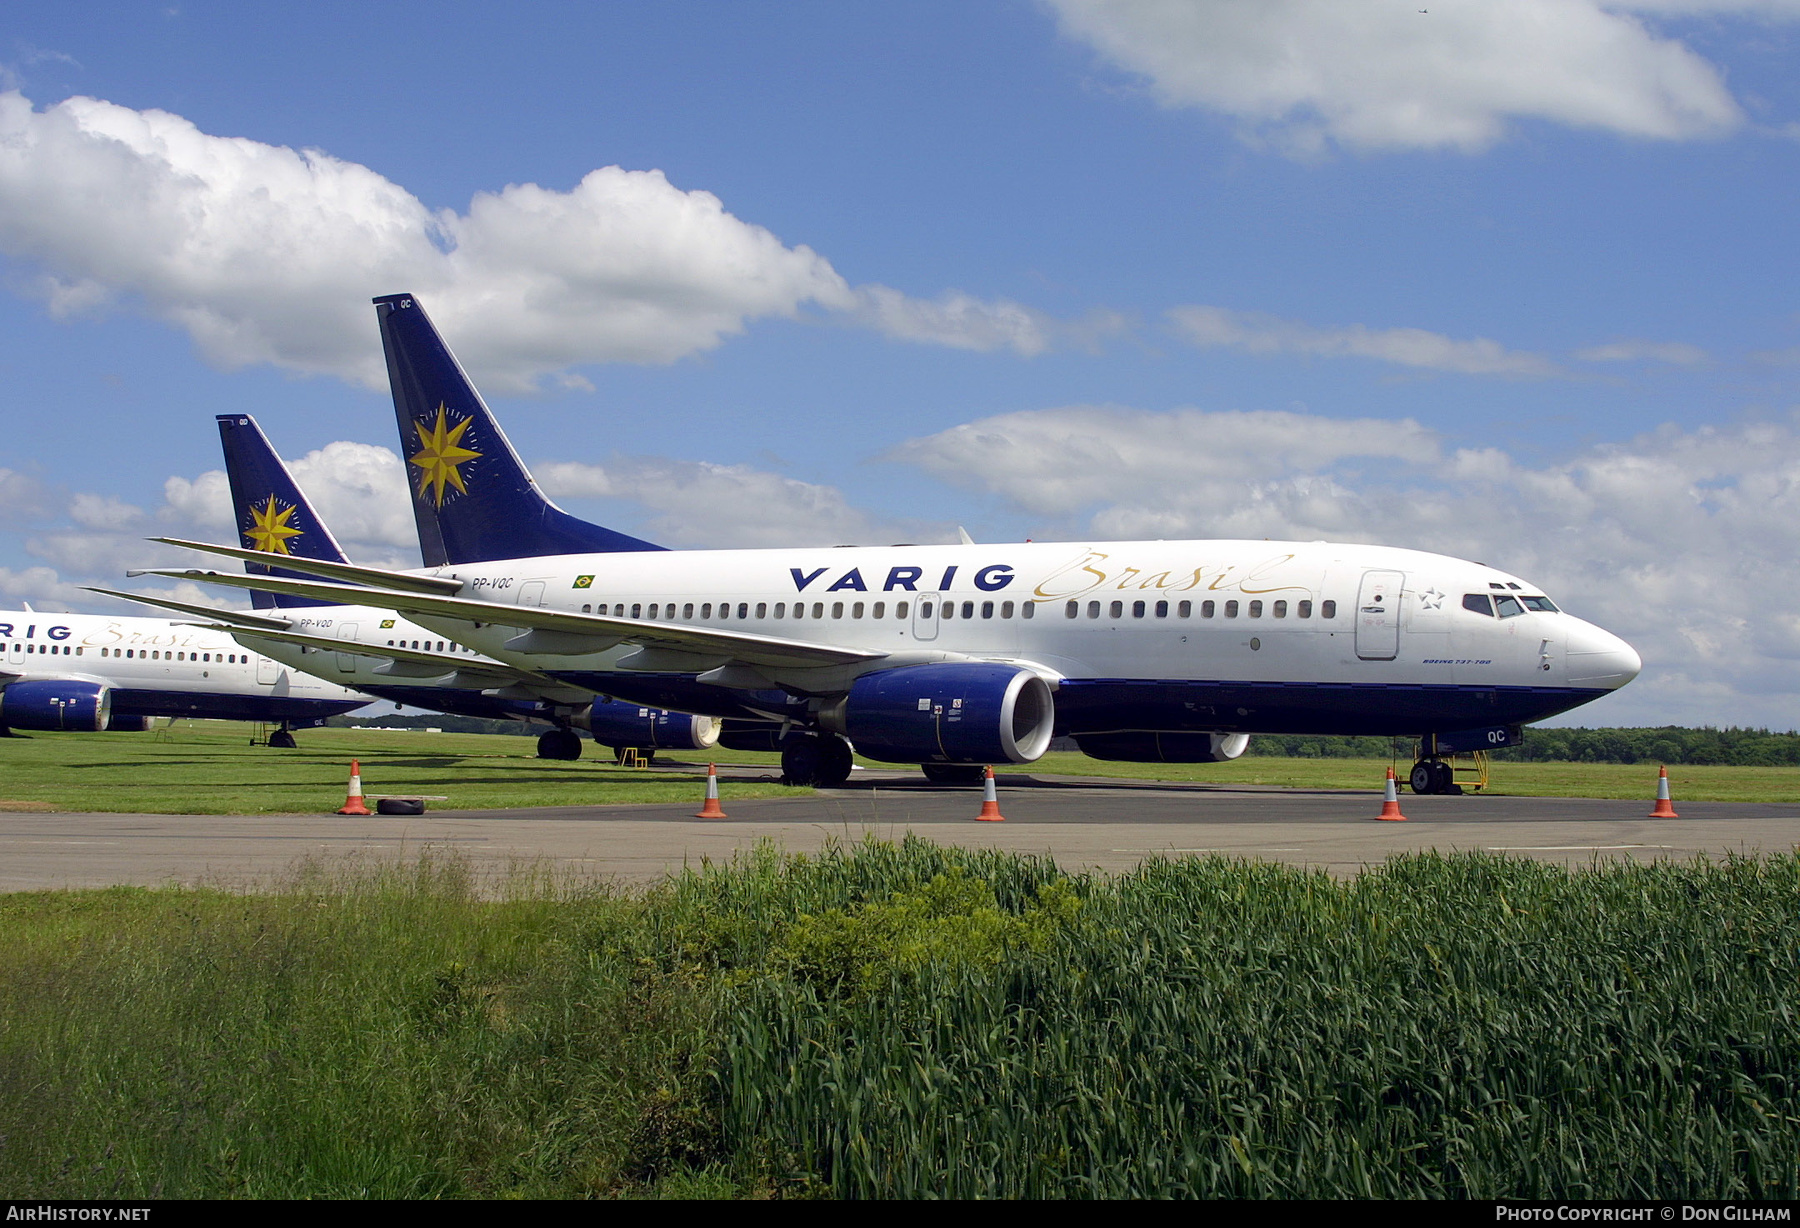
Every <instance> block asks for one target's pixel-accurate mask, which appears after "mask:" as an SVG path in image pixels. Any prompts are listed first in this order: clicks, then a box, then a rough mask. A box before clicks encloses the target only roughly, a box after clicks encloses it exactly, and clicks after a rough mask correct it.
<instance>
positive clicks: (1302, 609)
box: [1294, 601, 1312, 618]
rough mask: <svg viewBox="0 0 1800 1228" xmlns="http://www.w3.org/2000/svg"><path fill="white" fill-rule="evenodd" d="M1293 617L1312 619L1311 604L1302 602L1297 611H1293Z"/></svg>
mask: <svg viewBox="0 0 1800 1228" xmlns="http://www.w3.org/2000/svg"><path fill="white" fill-rule="evenodd" d="M1294 617H1296V618H1311V617H1312V602H1310V601H1302V602H1301V603H1300V605H1299V607H1298V608H1297V609H1295V611H1294Z"/></svg>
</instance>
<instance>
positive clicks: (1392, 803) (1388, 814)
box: [1375, 768, 1406, 823]
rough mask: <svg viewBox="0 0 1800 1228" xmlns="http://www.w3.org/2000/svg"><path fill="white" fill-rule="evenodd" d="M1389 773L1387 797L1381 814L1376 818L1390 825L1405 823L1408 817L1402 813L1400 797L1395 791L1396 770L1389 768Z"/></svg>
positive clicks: (1382, 804)
mask: <svg viewBox="0 0 1800 1228" xmlns="http://www.w3.org/2000/svg"><path fill="white" fill-rule="evenodd" d="M1387 772H1388V774H1387V796H1386V797H1384V798H1383V799H1382V802H1381V813H1380V814H1378V815H1376V816H1375V817H1376V818H1377V819H1385V820H1386V821H1387V822H1389V823H1404V822H1406V816H1405V815H1403V814H1401V813H1400V795H1399V794H1398V793H1396V792H1395V791H1394V769H1393V768H1389V769H1388V770H1387Z"/></svg>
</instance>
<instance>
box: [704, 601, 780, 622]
mask: <svg viewBox="0 0 1800 1228" xmlns="http://www.w3.org/2000/svg"><path fill="white" fill-rule="evenodd" d="M777 608H779V607H777ZM700 617H701V618H711V617H712V602H710V601H708V602H707V603H706V604H704V605H702V606H701V607H700ZM776 617H777V618H779V617H780V615H776Z"/></svg>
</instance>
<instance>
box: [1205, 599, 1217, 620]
mask: <svg viewBox="0 0 1800 1228" xmlns="http://www.w3.org/2000/svg"><path fill="white" fill-rule="evenodd" d="M1218 610H1219V607H1218V605H1217V604H1216V603H1214V602H1211V601H1202V602H1201V603H1200V617H1201V618H1211V617H1212V616H1213V615H1214V614H1216V613H1218Z"/></svg>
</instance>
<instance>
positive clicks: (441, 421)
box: [406, 401, 481, 507]
mask: <svg viewBox="0 0 1800 1228" xmlns="http://www.w3.org/2000/svg"><path fill="white" fill-rule="evenodd" d="M447 417H448V415H447V414H446V413H445V409H444V404H443V402H441V401H440V402H439V403H438V411H437V425H436V426H428V425H426V423H424V422H414V423H413V429H414V430H416V431H418V432H419V450H418V451H417V452H415V453H413V454H412V455H411V456H409V457H407V458H406V463H407V464H409V465H412V466H414V467H416V468H417V469H418V471H419V497H420V498H424V497H425V493H426V492H427V491H430V492H431V494H432V500H433V505H434V506H436V507H442V506H444V487H446V486H454V487H456V489H457V491H458V492H460V493H462V494H465V495H466V494H468V493H469V488H468V487H467V486H464V485H463V478H462V472H461V469H460V468H459V466H461V465H464V464H467V463H468V462H469V461H472V460H477V459H479V458H480V456H481V453H479V452H477V451H475V450H474V449H472V448H465V447H463V446H462V437H463V432H464V431H466V430H468V429H469V423H471V422H473V421H474V420H475V419H474V418H473V417H472V416H471V417H468V418H464V419H463V420H462V421H461V422H458V423H456V424H455V425H454V426H453V425H451V424H450V423H449V422H448V421H447V420H446V419H447Z"/></svg>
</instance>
